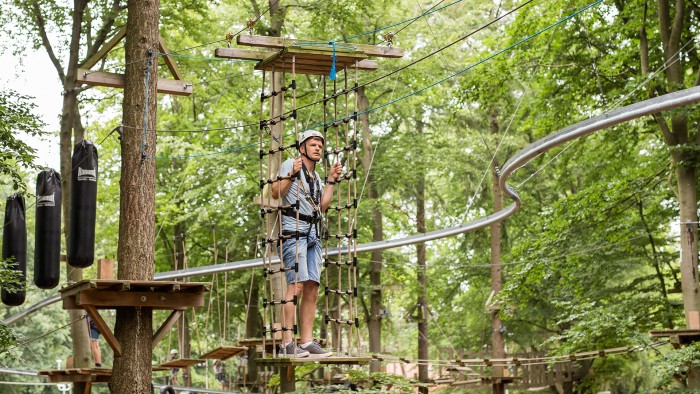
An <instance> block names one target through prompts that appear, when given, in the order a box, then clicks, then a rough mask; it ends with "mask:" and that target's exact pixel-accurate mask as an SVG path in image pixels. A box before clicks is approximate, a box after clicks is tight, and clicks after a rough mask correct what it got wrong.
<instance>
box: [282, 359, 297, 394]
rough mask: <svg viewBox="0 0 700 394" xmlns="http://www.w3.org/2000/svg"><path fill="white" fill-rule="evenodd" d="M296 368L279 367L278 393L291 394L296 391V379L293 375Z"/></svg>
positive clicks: (289, 366)
mask: <svg viewBox="0 0 700 394" xmlns="http://www.w3.org/2000/svg"><path fill="white" fill-rule="evenodd" d="M295 369H296V367H295V366H294V365H286V366H281V367H280V368H279V370H280V391H281V392H283V393H292V392H294V391H296V383H297V382H296V377H295V375H294V373H295Z"/></svg>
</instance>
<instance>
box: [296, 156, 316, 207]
mask: <svg viewBox="0 0 700 394" xmlns="http://www.w3.org/2000/svg"><path fill="white" fill-rule="evenodd" d="M301 169H302V170H303V171H304V177H305V178H306V183H307V184H308V185H309V194H310V195H311V200H312V201H313V203H314V204H315V205H316V206H318V204H319V202H320V200H321V196H320V194H321V190H320V189H321V187H320V185H319V187H318V189H319V190H318V193H316V192H317V190H316V186H317V185H316V176H313V177H311V174H310V171H309V170H308V169H307V168H306V164H304V162H302V163H301Z"/></svg>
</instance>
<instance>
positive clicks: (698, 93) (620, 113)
mask: <svg viewBox="0 0 700 394" xmlns="http://www.w3.org/2000/svg"><path fill="white" fill-rule="evenodd" d="M697 102H700V86H697V87H693V88H690V89H685V90H681V91H679V92H674V93H669V94H665V95H663V96H659V97H655V98H652V99H649V100H645V101H641V102H638V103H635V104H632V105H628V106H626V107H623V108H620V109H616V110H613V111H610V112H606V113H604V114H602V115H598V116H596V117H593V118H590V119H587V120H584V121H582V122H579V123H576V124H574V125H572V126H569V127H566V128H564V129H561V130H559V131H557V132H555V133H552V134H550V135H548V136H546V137H544V138H542V139H540V140H538V141H535V142H533V143H532V144H530V145H528V146H527V147H525V148H524V149H522V150H520V151H519V152H518V153H516V154H515V155H513V156H512V157H511V158H510V159H508V161H507V162H506V163H505V164H504V165H503V168H502V169H501V173H500V176H499V186H500V188H501V190H503V192H504V193H505V194H506V195H507V196H508V197H510V198H511V199H513V201H514V204H511V205H509V206H508V207H506V208H504V209H502V210H501V211H498V212H495V213H492V214H491V215H489V216H486V217H483V218H480V219H477V220H473V221H470V222H467V223H463V224H460V225H458V226H454V227H449V228H445V229H440V230H435V231H431V232H428V233H421V234H415V235H411V236H408V237H403V238H396V239H391V240H386V241H378V242H371V243H365V244H360V245H357V252H358V253H366V252H372V251H375V250H384V249H390V248H397V247H400V246H406V245H413V244H417V243H420V242H427V241H433V240H436V239H441V238H446V237H451V236H454V235H459V234H464V233H467V232H470V231H474V230H478V229H481V228H484V227H486V226H488V225H490V224H492V223H496V222H500V221H503V220H505V219H507V218H508V217H510V216H511V215H513V214H514V213H515V212H517V211H518V209H520V204H521V200H520V196H518V193H517V192H516V190H515V188H513V187H511V186H509V185H508V184H506V181H507V180H508V177H509V176H510V175H511V174H512V173H513V172H515V171H516V170H517V169H519V168H520V167H522V166H524V165H525V164H527V163H528V162H529V161H530V160H532V159H534V158H536V157H537V156H539V155H541V154H542V153H544V152H547V151H548V150H550V149H552V148H554V147H557V146H560V145H562V144H565V143H567V142H569V141H572V140H575V139H577V138H581V137H584V136H587V135H589V134H591V133H594V132H596V131H599V130H602V129H605V128H608V127H612V126H615V125H617V124H620V123H623V122H628V121H630V120H633V119H637V118H640V117H642V116H646V115H650V114H654V113H657V112H662V111H668V110H670V109H673V108H676V107H680V106H684V105H689V104H693V103H697ZM338 252H339V250H338V249H335V250H331V251H329V254H330V255H331V256H335V255H337V254H338ZM278 261H279V259H276V260H274V261H273V262H278ZM262 266H263V260H262V259H250V260H242V261H234V262H229V263H223V264H217V265H208V266H204V267H195V268H188V269H183V270H176V271H167V272H160V273H157V274H156V275H155V279H156V280H172V279H180V278H187V277H191V276H198V275H211V274H215V273H221V272H229V271H238V270H244V269H248V268H258V267H262ZM51 298H53V297H51ZM48 300H49V299H46V300H44V301H42V302H40V303H39V304H36V305H35V306H33V307H31V308H29V309H27V310H26V311H23V312H20V313H18V314H16V315H14V316H11V317H9V318H7V319H5V320H4V321H3V324H10V323H13V322H15V321H17V320H18V319H20V318H22V317H24V316H26V315H28V314H29V313H32V312H34V311H36V310H38V309H40V308H41V307H44V306H46V305H48V304H51V303H53V302H56V301H58V300H57V299H54V300H53V301H50V302H47V301H48ZM39 305H41V306H39Z"/></svg>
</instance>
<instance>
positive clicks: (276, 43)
mask: <svg viewBox="0 0 700 394" xmlns="http://www.w3.org/2000/svg"><path fill="white" fill-rule="evenodd" d="M296 41H298V40H289V39H284V38H281V37H270V36H255V35H250V34H241V35H239V36H238V37H237V38H236V43H237V44H238V45H247V46H253V47H263V48H276V49H281V48H284V47H287V46H290V45H293V44H294V43H295V42H296ZM347 45H352V46H354V47H355V48H356V49H357V50H358V51H362V52H364V53H365V54H366V55H367V56H370V57H387V58H400V57H403V49H400V48H395V47H380V46H376V45H362V44H347Z"/></svg>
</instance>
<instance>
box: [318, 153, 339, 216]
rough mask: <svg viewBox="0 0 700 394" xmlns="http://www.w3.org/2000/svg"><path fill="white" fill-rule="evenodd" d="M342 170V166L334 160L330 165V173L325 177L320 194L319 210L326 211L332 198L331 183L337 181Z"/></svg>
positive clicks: (333, 183)
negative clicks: (324, 183)
mask: <svg viewBox="0 0 700 394" xmlns="http://www.w3.org/2000/svg"><path fill="white" fill-rule="evenodd" d="M342 171H343V166H342V165H341V164H340V163H339V162H336V163H335V164H333V167H331V171H330V173H331V175H330V176H329V177H328V178H326V186H325V187H324V188H323V194H322V196H321V212H326V210H328V205H329V204H330V203H331V200H332V199H333V185H335V183H336V182H338V178H339V177H340V174H341V172H342Z"/></svg>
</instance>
